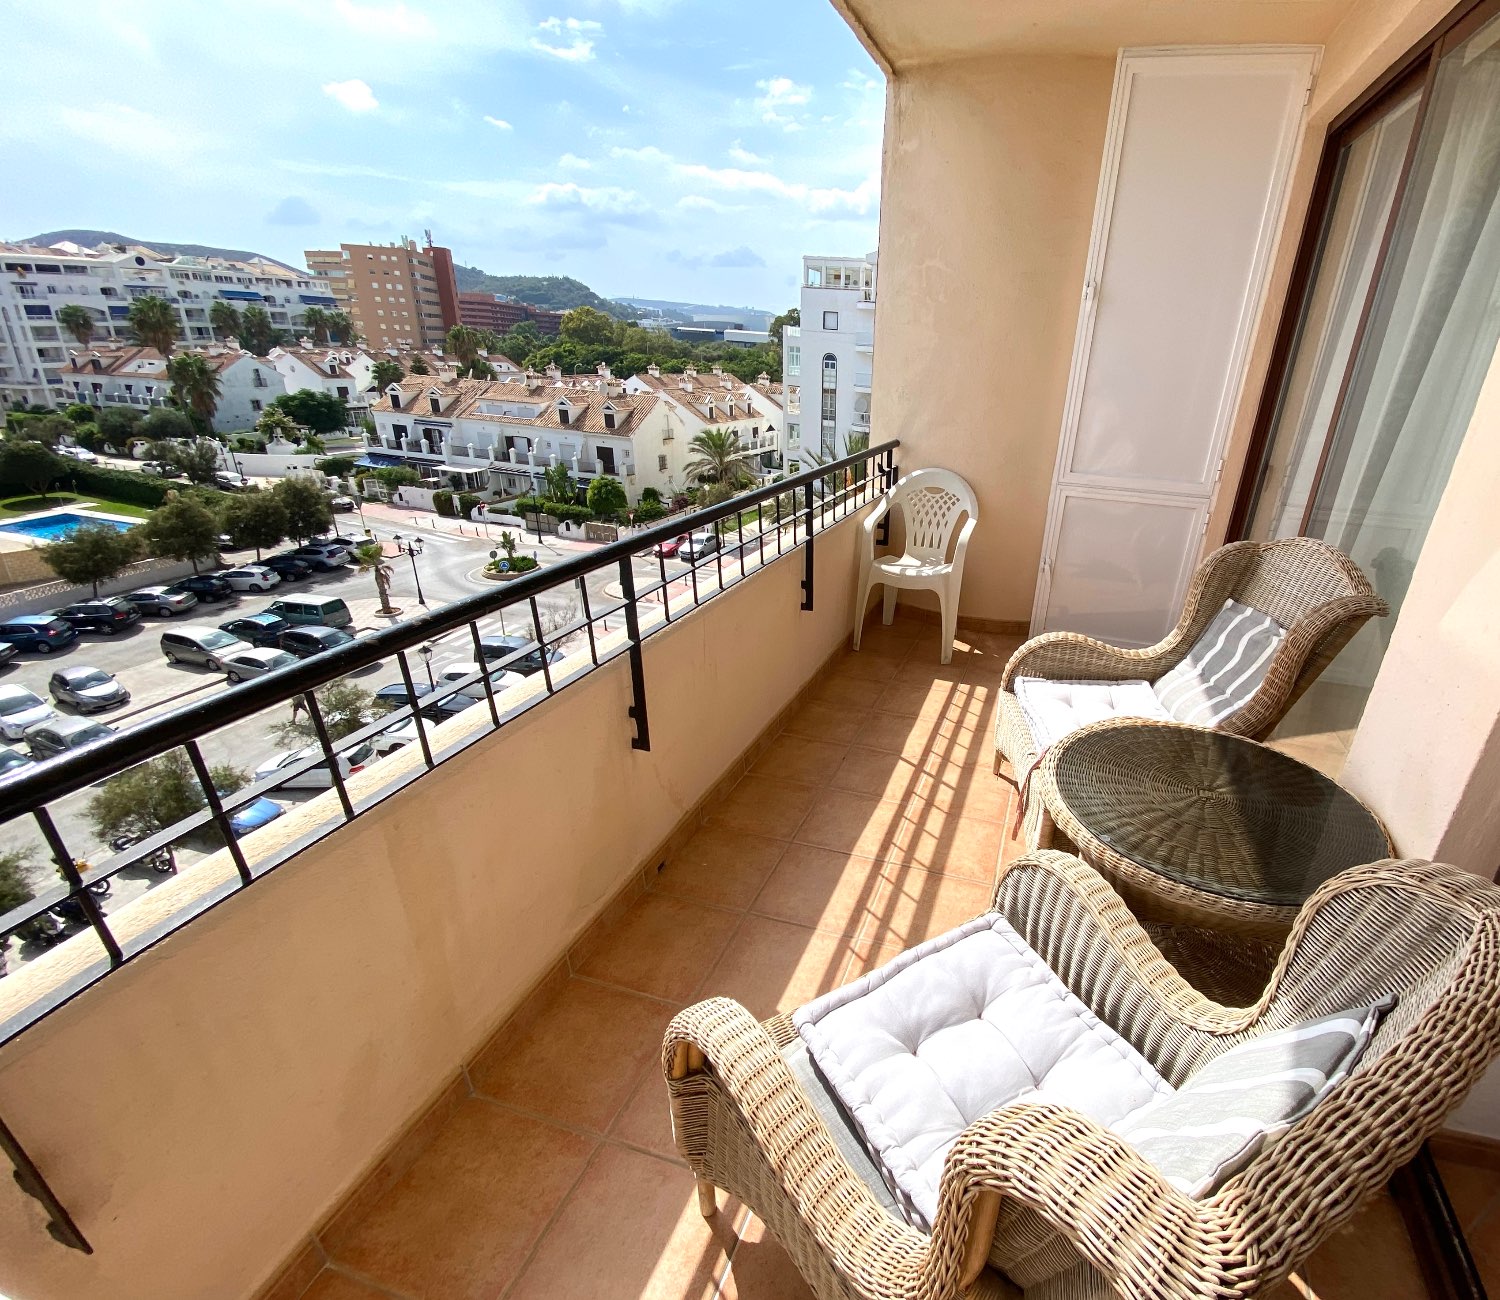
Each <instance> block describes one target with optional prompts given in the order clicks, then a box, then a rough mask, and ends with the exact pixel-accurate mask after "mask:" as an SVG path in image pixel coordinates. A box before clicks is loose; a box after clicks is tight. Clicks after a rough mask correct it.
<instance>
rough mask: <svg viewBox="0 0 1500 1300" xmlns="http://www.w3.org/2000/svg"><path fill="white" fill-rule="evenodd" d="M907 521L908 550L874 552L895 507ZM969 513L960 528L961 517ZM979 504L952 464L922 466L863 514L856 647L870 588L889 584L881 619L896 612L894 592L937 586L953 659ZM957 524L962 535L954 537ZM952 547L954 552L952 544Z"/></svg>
mask: <svg viewBox="0 0 1500 1300" xmlns="http://www.w3.org/2000/svg"><path fill="white" fill-rule="evenodd" d="M892 509H899V510H900V511H901V514H902V517H903V519H904V520H905V523H906V550H905V551H904V552H903V553H902V554H901V555H899V556H897V555H883V556H880V557H879V558H877V557H876V555H875V529H876V527H877V526H878V525H879V523H880V521H881V520H882V519H884V518H885V516H886V515H887V514H888V513H889V512H890V511H891V510H892ZM965 515H967V516H968V518H967V519H966V520H965V522H964V525H963V527H962V528H958V521H959V520H960V519H962V518H964V516H965ZM978 522H979V507H978V504H977V503H976V502H975V500H974V490H973V489H972V488H971V487H970V486H969V485H968V484H967V483H965V482H964V481H963V479H961V478H960V477H959V476H958V475H957V474H955V473H954V472H953V471H952V470H947V469H919V470H916V471H915V472H913V473H911V474H907V475H906V476H905V477H904V478H902V479H901V480H900V481H899V482H898V483H897V484H896V486H895V487H893V488H892V489H891V490H890V491H889V492H887V493H886V494H885V499H884V500H883V501H881V503H880V504H879V505H878V506H876V507H875V509H874V510H873V511H872V512H871V513H870V517H869V518H868V519H866V520H865V536H864V546H863V548H862V549H861V551H860V555H859V600H858V602H857V603H856V604H855V606H854V648H855V649H856V650H858V649H859V641H860V634H861V633H862V632H863V630H864V625H865V611H866V609H867V608H868V606H869V603H870V588H871V587H873V586H875V585H876V584H877V583H884V584H885V607H884V609H883V611H882V621H883V622H884V623H886V624H889V623H890V621H891V620H892V619H893V618H895V616H896V598H897V597H896V593H897V591H898V590H899V589H900V588H902V587H908V588H914V589H918V590H926V591H935V592H937V594H938V604H939V606H940V607H941V609H942V618H943V640H942V646H943V660H942V661H943V663H945V664H946V663H950V662H951V661H952V659H953V635H954V632H955V630H956V628H957V626H958V593H959V588H960V587H961V586H962V585H963V580H964V552H965V551H966V550H967V549H968V546H969V538H970V536H972V534H973V532H974V525H975V524H977V523H978ZM955 529H957V530H958V541H957V542H956V543H955V542H954V540H953V533H954V530H955ZM950 547H951V549H952V554H951V557H950V554H949V550H950Z"/></svg>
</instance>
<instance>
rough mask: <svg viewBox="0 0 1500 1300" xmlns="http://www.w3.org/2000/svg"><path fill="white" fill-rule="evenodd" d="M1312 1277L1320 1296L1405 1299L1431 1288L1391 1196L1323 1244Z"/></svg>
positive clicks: (1329, 1299)
mask: <svg viewBox="0 0 1500 1300" xmlns="http://www.w3.org/2000/svg"><path fill="white" fill-rule="evenodd" d="M1306 1275H1307V1280H1308V1282H1309V1283H1310V1284H1311V1286H1312V1289H1313V1292H1314V1293H1315V1294H1316V1295H1317V1296H1318V1297H1319V1300H1398V1298H1401V1300H1404V1298H1405V1297H1410V1296H1420V1295H1425V1294H1426V1292H1427V1288H1426V1284H1425V1282H1424V1281H1423V1279H1422V1271H1421V1269H1420V1268H1419V1267H1418V1265H1417V1259H1416V1256H1415V1255H1414V1254H1413V1253H1412V1248H1411V1242H1410V1240H1409V1239H1408V1237H1407V1235H1406V1225H1405V1223H1403V1222H1402V1219H1401V1212H1400V1211H1399V1210H1398V1209H1397V1208H1396V1203H1395V1202H1394V1201H1393V1200H1391V1198H1390V1197H1389V1196H1386V1195H1381V1196H1377V1197H1375V1198H1374V1199H1373V1200H1371V1201H1370V1202H1369V1204H1367V1205H1366V1206H1365V1207H1364V1208H1363V1209H1362V1210H1360V1212H1359V1213H1358V1214H1356V1215H1355V1216H1354V1218H1353V1219H1351V1220H1350V1221H1349V1222H1348V1223H1347V1224H1346V1225H1345V1226H1344V1227H1343V1228H1341V1229H1339V1231H1337V1232H1335V1233H1334V1234H1333V1235H1332V1236H1331V1237H1329V1238H1328V1239H1327V1240H1326V1241H1325V1242H1324V1243H1323V1244H1322V1245H1321V1246H1319V1247H1318V1249H1317V1250H1315V1251H1314V1252H1313V1254H1312V1256H1311V1258H1309V1259H1308V1261H1307V1266H1306Z"/></svg>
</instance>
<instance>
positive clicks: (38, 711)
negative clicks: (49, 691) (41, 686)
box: [0, 686, 57, 740]
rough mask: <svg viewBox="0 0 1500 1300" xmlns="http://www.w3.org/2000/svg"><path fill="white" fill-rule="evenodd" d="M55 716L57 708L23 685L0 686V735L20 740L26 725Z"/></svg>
mask: <svg viewBox="0 0 1500 1300" xmlns="http://www.w3.org/2000/svg"><path fill="white" fill-rule="evenodd" d="M55 717H57V710H56V709H54V708H53V707H52V706H51V705H50V704H48V703H47V701H46V700H44V699H42V697H41V696H40V695H38V694H36V693H35V692H34V691H28V690H27V689H26V688H25V687H24V686H0V736H4V737H5V739H6V740H20V739H21V738H22V737H23V736H24V735H25V734H26V728H27V727H34V726H36V724H37V723H39V722H47V721H49V720H50V719H52V718H55Z"/></svg>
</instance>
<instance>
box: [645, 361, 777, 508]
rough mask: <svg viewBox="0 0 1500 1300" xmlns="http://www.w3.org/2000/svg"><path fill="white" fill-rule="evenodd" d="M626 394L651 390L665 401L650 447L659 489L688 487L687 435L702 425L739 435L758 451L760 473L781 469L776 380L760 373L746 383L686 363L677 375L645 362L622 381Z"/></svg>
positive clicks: (690, 456) (745, 444)
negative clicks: (661, 482) (658, 441)
mask: <svg viewBox="0 0 1500 1300" xmlns="http://www.w3.org/2000/svg"><path fill="white" fill-rule="evenodd" d="M625 391H626V392H627V393H655V394H656V395H657V396H658V397H659V398H661V400H662V402H663V403H665V405H666V408H667V414H668V429H667V433H666V435H665V437H664V439H663V442H662V445H661V446H660V447H659V448H658V449H657V450H656V453H655V454H656V462H657V468H656V474H657V476H658V478H663V479H665V483H666V486H665V487H660V490H661V491H662V492H664V493H668V494H675V493H677V492H682V491H685V490H686V489H687V488H689V487H692V486H693V483H692V477H691V475H689V474H688V473H687V465H688V463H689V462H690V461H692V460H693V459H695V456H696V453H695V452H694V451H693V449H692V443H693V439H694V438H696V437H697V436H698V435H699V434H700V433H703V432H704V431H705V430H708V429H728V430H730V431H731V432H733V433H735V434H737V435H738V436H739V440H740V445H741V446H742V447H744V448H745V450H747V451H754V452H756V453H758V459H757V464H758V467H759V470H760V472H761V474H763V475H769V474H773V473H775V472H776V471H777V470H779V469H780V468H781V452H782V448H783V445H784V440H785V426H786V414H785V408H784V405H783V402H784V396H783V388H782V385H781V384H773V383H772V382H771V379H770V376H769V375H766V374H764V373H763V374H761V375H760V377H759V378H758V379H757V380H756V382H755V383H753V384H747V383H745V382H744V381H743V380H741V379H737V378H735V376H733V375H731V374H726V373H725V371H724V370H723V368H722V367H720V366H714V367H713V368H712V369H710V370H706V371H702V372H700V371H699V370H698V369H697V368H696V367H693V366H688V367H687V368H686V369H685V370H683V371H682V373H681V374H675V375H673V374H663V373H662V371H661V368H660V367H659V366H655V365H652V366H648V367H647V368H646V370H645V371H644V372H643V373H642V374H638V375H632V376H631V377H630V378H629V379H627V380H626V381H625Z"/></svg>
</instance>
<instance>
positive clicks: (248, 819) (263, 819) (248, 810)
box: [229, 795, 286, 839]
mask: <svg viewBox="0 0 1500 1300" xmlns="http://www.w3.org/2000/svg"><path fill="white" fill-rule="evenodd" d="M285 811H286V809H285V808H283V807H282V806H281V805H280V804H279V803H277V802H276V800H274V799H267V798H266V797H265V795H261V797H260V798H259V799H255V800H252V801H251V802H250V803H247V804H246V805H245V806H244V807H243V808H236V809H235V810H234V811H233V812H232V813H230V814H229V829H230V830H232V831H233V832H234V836H235V838H236V839H238V838H239V837H240V836H241V835H248V834H250V832H251V831H258V830H259V829H260V828H261V827H262V826H264V825H266V823H267V822H273V821H275V820H276V819H277V818H278V817H280V816H281V814H282V813H284V812H285Z"/></svg>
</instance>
